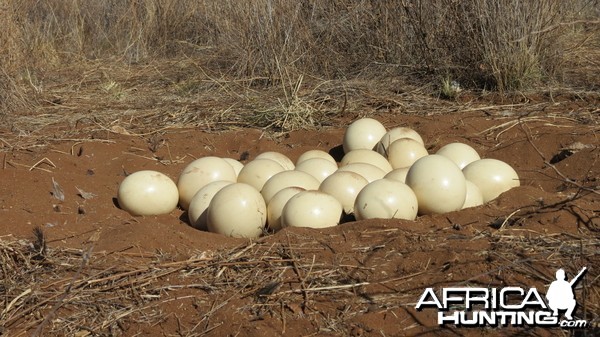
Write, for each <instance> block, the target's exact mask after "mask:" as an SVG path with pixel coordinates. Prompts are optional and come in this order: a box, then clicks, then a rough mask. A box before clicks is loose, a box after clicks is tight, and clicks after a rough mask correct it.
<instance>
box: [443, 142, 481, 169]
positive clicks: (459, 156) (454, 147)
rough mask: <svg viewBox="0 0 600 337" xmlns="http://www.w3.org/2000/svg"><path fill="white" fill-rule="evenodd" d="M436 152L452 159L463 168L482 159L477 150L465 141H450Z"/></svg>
mask: <svg viewBox="0 0 600 337" xmlns="http://www.w3.org/2000/svg"><path fill="white" fill-rule="evenodd" d="M436 154H439V155H441V156H444V157H447V158H448V159H450V160H452V161H453V162H454V163H455V164H456V165H458V167H459V168H460V169H461V170H462V169H463V168H464V167H465V166H467V165H469V164H470V163H472V162H474V161H476V160H479V159H481V158H480V157H479V154H478V153H477V151H476V150H475V149H474V148H472V147H470V146H469V145H467V144H464V143H450V144H447V145H444V146H442V147H441V148H440V149H439V150H438V151H437V152H436Z"/></svg>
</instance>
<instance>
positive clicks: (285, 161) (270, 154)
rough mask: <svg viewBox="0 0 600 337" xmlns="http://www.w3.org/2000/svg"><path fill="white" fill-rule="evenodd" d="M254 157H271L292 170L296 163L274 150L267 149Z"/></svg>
mask: <svg viewBox="0 0 600 337" xmlns="http://www.w3.org/2000/svg"><path fill="white" fill-rule="evenodd" d="M255 159H271V160H274V161H276V162H278V163H279V164H280V165H281V166H283V168H284V169H286V170H293V169H294V168H295V167H296V165H294V162H293V161H292V160H291V159H290V158H288V156H286V155H284V154H283V153H279V152H275V151H267V152H263V153H261V154H259V155H258V156H256V158H255Z"/></svg>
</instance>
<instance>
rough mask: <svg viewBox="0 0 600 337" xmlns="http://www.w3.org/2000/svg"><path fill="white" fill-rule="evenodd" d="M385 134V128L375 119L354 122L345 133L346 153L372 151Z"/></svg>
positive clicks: (344, 146)
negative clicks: (363, 150)
mask: <svg viewBox="0 0 600 337" xmlns="http://www.w3.org/2000/svg"><path fill="white" fill-rule="evenodd" d="M385 132H386V130H385V127H384V126H383V125H382V124H381V123H380V122H379V121H377V120H375V119H373V118H361V119H358V120H356V121H354V122H352V123H351V124H350V125H349V126H348V128H347V129H346V132H345V133H344V142H343V145H342V147H343V148H344V153H348V152H350V151H352V150H358V149H366V150H372V149H373V148H374V147H375V145H376V144H377V142H379V140H380V139H381V137H383V135H384V134H385Z"/></svg>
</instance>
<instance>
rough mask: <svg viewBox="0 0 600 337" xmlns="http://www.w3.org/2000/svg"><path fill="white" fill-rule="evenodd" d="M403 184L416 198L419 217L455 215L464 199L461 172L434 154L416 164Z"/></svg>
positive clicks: (446, 160)
mask: <svg viewBox="0 0 600 337" xmlns="http://www.w3.org/2000/svg"><path fill="white" fill-rule="evenodd" d="M406 184H407V185H408V186H410V188H411V189H412V190H413V192H415V195H416V196H417V200H418V201H419V213H420V214H441V213H446V212H453V211H458V210H460V209H461V208H462V206H463V205H464V203H465V198H466V196H467V184H466V182H465V177H464V175H463V174H462V171H461V170H460V169H459V168H458V166H456V164H455V163H454V162H453V161H451V160H450V159H448V158H446V157H444V156H440V155H437V154H433V155H429V156H425V157H423V158H421V159H419V160H417V161H416V162H415V163H414V164H413V165H412V166H411V167H410V170H408V174H407V175H406Z"/></svg>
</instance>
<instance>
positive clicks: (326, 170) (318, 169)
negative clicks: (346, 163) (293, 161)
mask: <svg viewBox="0 0 600 337" xmlns="http://www.w3.org/2000/svg"><path fill="white" fill-rule="evenodd" d="M337 169H338V166H337V164H336V163H332V162H330V161H329V160H327V159H323V158H312V159H307V160H304V161H302V162H301V163H299V164H298V165H296V171H302V172H306V173H308V174H310V175H311V176H313V177H315V178H316V179H317V180H318V181H319V183H321V182H322V181H323V180H325V178H327V177H329V176H330V175H331V174H332V173H333V172H335V171H336V170H337Z"/></svg>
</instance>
